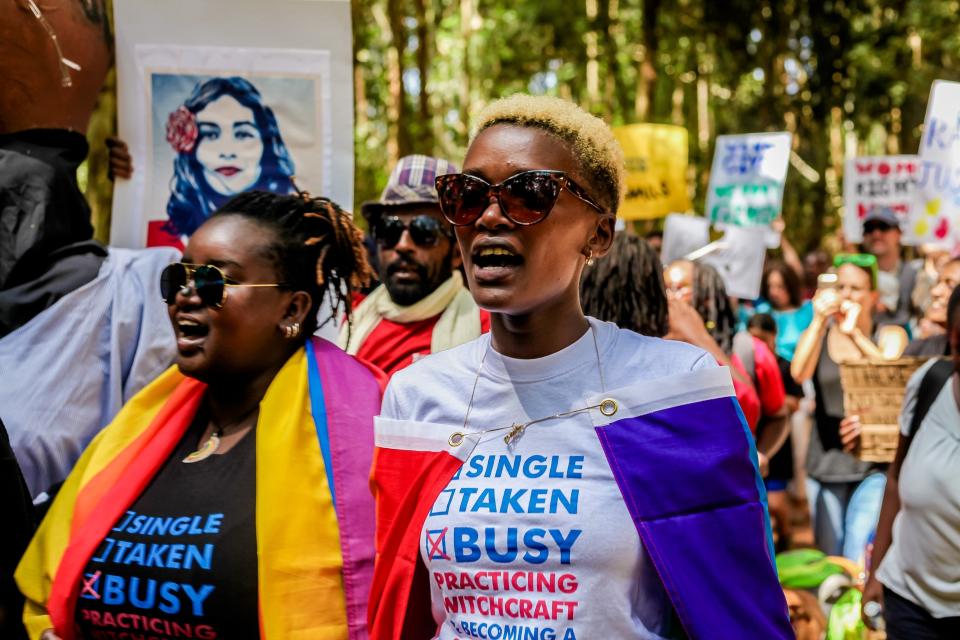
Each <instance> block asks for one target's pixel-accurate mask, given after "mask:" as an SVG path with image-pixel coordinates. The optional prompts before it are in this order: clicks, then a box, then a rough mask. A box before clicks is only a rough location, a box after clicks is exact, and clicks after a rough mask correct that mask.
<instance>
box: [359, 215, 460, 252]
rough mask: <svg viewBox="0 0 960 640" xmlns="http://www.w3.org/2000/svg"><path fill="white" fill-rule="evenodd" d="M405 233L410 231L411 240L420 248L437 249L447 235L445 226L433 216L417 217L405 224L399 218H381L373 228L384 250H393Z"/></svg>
mask: <svg viewBox="0 0 960 640" xmlns="http://www.w3.org/2000/svg"><path fill="white" fill-rule="evenodd" d="M404 231H410V239H411V240H413V242H414V244H416V245H417V246H418V247H427V248H429V247H435V246H437V243H439V242H440V237H441V236H444V235H447V233H446V231H445V230H444V228H443V224H442V223H441V222H440V221H439V220H437V219H436V218H434V217H433V216H428V215H421V216H416V217H415V218H414V219H413V220H411V221H410V224H405V223H404V222H403V220H401V219H400V218H399V217H397V216H386V217H384V218H381V219H380V220H379V221H378V222H377V224H376V225H375V226H374V228H373V235H374V237H375V238H376V239H377V242H379V243H380V245H381V246H382V247H383V248H384V249H393V248H394V247H395V246H397V243H399V242H400V238H401V237H402V236H403V232H404Z"/></svg>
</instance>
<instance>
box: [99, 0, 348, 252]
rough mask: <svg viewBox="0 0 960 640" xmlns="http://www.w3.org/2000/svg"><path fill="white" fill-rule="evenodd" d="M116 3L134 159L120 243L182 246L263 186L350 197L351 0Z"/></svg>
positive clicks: (121, 95)
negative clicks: (229, 204) (221, 210)
mask: <svg viewBox="0 0 960 640" xmlns="http://www.w3.org/2000/svg"><path fill="white" fill-rule="evenodd" d="M114 13H115V23H116V34H117V36H116V59H117V87H118V129H119V135H120V137H121V138H122V139H123V140H125V141H126V142H127V144H128V146H129V148H130V154H131V156H132V157H133V164H134V167H135V168H134V174H133V177H132V179H131V180H120V181H117V183H116V188H115V192H114V202H113V219H112V223H111V244H114V245H118V246H124V247H142V246H145V245H146V246H156V245H171V246H179V247H182V246H183V245H184V244H185V242H186V240H187V238H188V237H189V236H190V234H191V233H193V231H194V230H195V229H196V228H197V227H198V226H199V225H200V224H202V223H203V221H204V220H206V218H207V217H208V216H209V215H210V213H212V211H213V210H215V209H217V208H218V207H220V206H222V205H223V204H224V203H225V202H226V201H227V200H229V199H230V198H231V197H233V196H234V195H236V194H238V193H242V192H244V191H248V190H251V189H260V190H266V191H272V192H275V193H284V194H286V193H294V192H295V191H296V190H297V189H301V190H305V191H309V192H310V193H311V194H313V195H315V196H326V197H329V198H330V199H331V200H333V201H335V202H337V204H339V205H340V206H342V207H343V208H344V209H347V210H350V209H351V208H352V204H353V202H352V200H353V91H352V87H353V66H352V59H353V58H352V44H351V18H350V6H349V4H348V3H346V2H339V1H328V0H318V1H316V2H298V3H285V4H284V6H283V10H282V11H278V10H277V8H276V6H274V4H273V3H269V2H263V1H262V0H205V1H204V2H195V1H193V0H168V1H167V2H162V3H157V2H152V1H150V0H115V2H114ZM264 25H269V26H270V28H269V29H264V28H263V26H264ZM213 27H215V28H213Z"/></svg>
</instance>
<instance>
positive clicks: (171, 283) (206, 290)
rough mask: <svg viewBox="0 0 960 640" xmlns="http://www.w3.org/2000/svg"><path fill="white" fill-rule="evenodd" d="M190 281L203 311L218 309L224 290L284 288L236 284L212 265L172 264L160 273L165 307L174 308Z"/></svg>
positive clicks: (277, 284)
mask: <svg viewBox="0 0 960 640" xmlns="http://www.w3.org/2000/svg"><path fill="white" fill-rule="evenodd" d="M191 280H192V281H193V290H194V291H196V292H197V296H198V297H199V298H200V302H202V303H203V305H204V306H206V307H213V308H214V309H219V308H220V307H222V306H223V303H224V302H225V301H226V299H227V287H285V286H287V285H286V284H284V283H276V284H247V283H240V282H237V281H236V280H233V279H232V278H228V277H227V276H226V275H224V273H223V271H221V270H220V268H219V267H215V266H213V265H212V264H188V263H186V262H174V263H172V264H169V265H167V266H166V267H165V268H164V270H163V271H161V272H160V295H162V296H163V299H164V300H166V302H167V304H174V303H175V302H176V300H177V294H178V293H180V292H183V294H184V295H188V294H189V292H190V288H189V287H188V286H187V285H188V283H189V282H190V281H191Z"/></svg>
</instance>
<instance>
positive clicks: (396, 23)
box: [387, 0, 413, 165]
mask: <svg viewBox="0 0 960 640" xmlns="http://www.w3.org/2000/svg"><path fill="white" fill-rule="evenodd" d="M403 9H404V7H403V0H387V18H388V20H389V22H390V47H389V49H388V50H387V76H388V78H389V84H390V107H391V108H390V109H389V111H388V114H389V117H388V122H389V126H390V141H388V143H387V150H388V153H389V155H390V164H391V165H393V164H396V161H397V160H398V159H399V158H401V157H403V156H405V155H409V154H410V153H412V147H413V145H412V139H411V136H410V107H409V105H408V104H407V90H406V88H405V87H404V85H403V59H404V55H403V54H404V51H405V50H406V40H407V38H406V30H405V28H404V26H403V17H404V15H403V14H404V11H403Z"/></svg>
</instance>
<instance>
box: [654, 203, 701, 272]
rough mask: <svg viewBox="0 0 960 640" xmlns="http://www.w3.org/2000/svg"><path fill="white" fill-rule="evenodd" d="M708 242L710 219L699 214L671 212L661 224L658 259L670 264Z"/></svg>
mask: <svg viewBox="0 0 960 640" xmlns="http://www.w3.org/2000/svg"><path fill="white" fill-rule="evenodd" d="M709 242H710V221H709V220H707V219H706V218H703V217H701V216H687V215H683V214H679V213H671V214H670V215H668V216H667V219H666V220H665V221H664V224H663V247H662V248H661V249H660V261H661V262H662V263H663V264H670V263H671V262H673V261H674V260H679V259H680V258H683V257H684V256H686V255H688V254H689V253H691V252H693V251H696V250H697V249H699V248H701V247H703V246H705V245H706V244H707V243H709Z"/></svg>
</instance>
